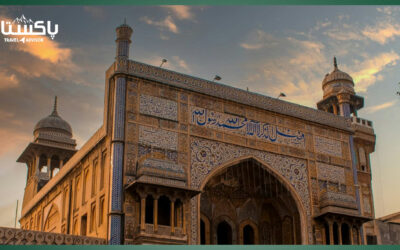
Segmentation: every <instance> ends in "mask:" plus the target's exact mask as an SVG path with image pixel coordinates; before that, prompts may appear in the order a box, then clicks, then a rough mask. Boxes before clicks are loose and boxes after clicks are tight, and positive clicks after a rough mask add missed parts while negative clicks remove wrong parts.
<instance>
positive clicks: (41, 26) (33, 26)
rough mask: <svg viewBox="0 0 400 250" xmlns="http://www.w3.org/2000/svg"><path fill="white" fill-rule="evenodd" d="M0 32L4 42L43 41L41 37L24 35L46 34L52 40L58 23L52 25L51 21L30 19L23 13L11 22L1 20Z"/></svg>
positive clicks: (56, 32) (56, 31)
mask: <svg viewBox="0 0 400 250" xmlns="http://www.w3.org/2000/svg"><path fill="white" fill-rule="evenodd" d="M1 34H3V35H4V36H5V37H4V41H5V42H16V43H19V42H22V43H25V42H43V38H41V37H25V36H46V35H48V36H49V37H50V38H51V39H52V40H53V39H54V37H55V36H56V35H57V34H58V24H55V25H54V27H52V25H51V21H47V23H46V24H45V22H44V21H36V22H34V21H32V19H30V18H29V19H28V18H26V17H25V16H24V15H22V16H21V17H17V18H15V19H14V20H13V21H12V22H9V21H1ZM9 36H24V37H21V38H19V37H9Z"/></svg>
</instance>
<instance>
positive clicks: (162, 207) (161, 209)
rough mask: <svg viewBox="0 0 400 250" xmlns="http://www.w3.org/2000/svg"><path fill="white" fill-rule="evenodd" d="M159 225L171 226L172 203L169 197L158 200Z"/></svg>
mask: <svg viewBox="0 0 400 250" xmlns="http://www.w3.org/2000/svg"><path fill="white" fill-rule="evenodd" d="M157 217H158V224H159V225H164V226H171V201H170V200H169V198H168V197H167V196H164V195H163V196H161V197H160V198H159V199H158V216H157Z"/></svg>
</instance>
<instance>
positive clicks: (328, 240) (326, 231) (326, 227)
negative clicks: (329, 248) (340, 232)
mask: <svg viewBox="0 0 400 250" xmlns="http://www.w3.org/2000/svg"><path fill="white" fill-rule="evenodd" d="M324 229H325V230H324V231H325V244H326V245H330V244H331V236H330V233H329V225H328V223H325V224H324Z"/></svg>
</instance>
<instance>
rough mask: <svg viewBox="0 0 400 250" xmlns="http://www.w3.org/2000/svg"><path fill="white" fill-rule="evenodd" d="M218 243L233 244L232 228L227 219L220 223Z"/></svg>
mask: <svg viewBox="0 0 400 250" xmlns="http://www.w3.org/2000/svg"><path fill="white" fill-rule="evenodd" d="M217 244H218V245H230V244H232V228H231V226H230V225H229V224H228V222H226V221H222V222H220V223H219V224H218V227H217Z"/></svg>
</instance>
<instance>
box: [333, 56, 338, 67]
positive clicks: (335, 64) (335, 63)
mask: <svg viewBox="0 0 400 250" xmlns="http://www.w3.org/2000/svg"><path fill="white" fill-rule="evenodd" d="M333 67H335V69H337V68H338V67H337V61H336V56H334V57H333Z"/></svg>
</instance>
